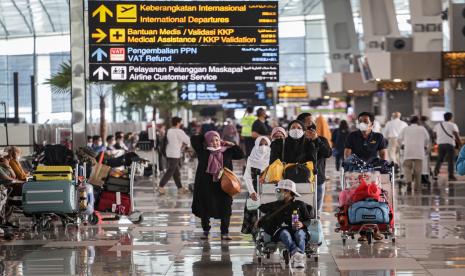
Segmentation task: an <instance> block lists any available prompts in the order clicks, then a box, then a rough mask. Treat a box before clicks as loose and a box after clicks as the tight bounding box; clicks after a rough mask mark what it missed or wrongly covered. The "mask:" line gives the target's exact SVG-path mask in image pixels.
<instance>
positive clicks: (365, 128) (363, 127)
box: [358, 123, 369, 131]
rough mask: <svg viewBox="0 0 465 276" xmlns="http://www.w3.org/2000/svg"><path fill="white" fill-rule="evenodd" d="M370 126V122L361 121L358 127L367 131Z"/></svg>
mask: <svg viewBox="0 0 465 276" xmlns="http://www.w3.org/2000/svg"><path fill="white" fill-rule="evenodd" d="M368 128H369V126H368V124H367V123H359V124H358V129H360V130H361V131H367V130H368Z"/></svg>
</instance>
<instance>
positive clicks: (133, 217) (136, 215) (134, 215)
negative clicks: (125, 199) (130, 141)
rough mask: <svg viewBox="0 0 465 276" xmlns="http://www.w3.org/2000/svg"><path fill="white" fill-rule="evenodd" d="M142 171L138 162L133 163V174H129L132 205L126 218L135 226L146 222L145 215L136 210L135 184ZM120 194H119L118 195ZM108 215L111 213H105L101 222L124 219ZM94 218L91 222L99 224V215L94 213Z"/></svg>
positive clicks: (118, 215)
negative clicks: (138, 172)
mask: <svg viewBox="0 0 465 276" xmlns="http://www.w3.org/2000/svg"><path fill="white" fill-rule="evenodd" d="M141 170H142V171H143V167H142V164H140V163H138V162H132V163H131V173H130V174H129V198H130V201H131V205H130V210H129V214H128V215H127V216H126V217H127V219H129V221H131V222H132V223H134V224H139V223H142V221H143V220H144V217H143V213H142V212H140V211H137V210H136V207H135V203H134V183H135V177H136V172H137V171H141ZM118 193H119V192H117V194H118ZM108 214H109V213H104V214H103V215H104V216H103V217H102V219H101V220H103V221H115V220H119V219H120V218H121V217H122V215H121V214H114V216H109V215H108ZM93 216H94V217H93V219H92V220H91V221H92V222H98V221H99V217H98V216H99V215H97V213H95V212H94V215H93ZM92 224H95V223H92Z"/></svg>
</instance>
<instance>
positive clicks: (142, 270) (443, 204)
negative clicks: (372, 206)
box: [0, 162, 465, 276]
mask: <svg viewBox="0 0 465 276" xmlns="http://www.w3.org/2000/svg"><path fill="white" fill-rule="evenodd" d="M236 167H237V168H241V167H242V165H241V164H237V166H236ZM186 171H187V168H184V171H183V183H184V184H185V185H187V184H188V183H190V182H191V181H192V180H191V179H188V175H189V174H188V173H187V172H186ZM328 171H334V168H333V167H331V162H329V168H328ZM329 176H330V180H329V181H328V185H327V193H326V196H325V203H324V210H323V213H322V215H321V219H322V223H323V228H324V234H325V239H326V242H325V243H324V244H323V245H322V246H321V247H320V257H319V262H318V263H315V262H313V261H311V260H309V261H308V263H307V269H306V271H305V272H301V271H293V270H292V269H289V268H286V267H285V265H284V264H283V263H282V262H281V261H280V259H279V257H278V256H277V255H276V254H275V255H273V256H272V257H271V259H269V260H265V262H264V264H263V265H262V266H259V265H257V263H256V262H255V260H254V258H253V255H254V244H253V241H252V239H251V237H249V236H246V235H242V234H240V227H241V224H242V210H243V206H244V204H245V196H246V195H245V193H244V194H242V195H240V196H238V197H237V198H236V199H235V201H234V205H233V217H232V223H231V234H232V237H233V240H232V241H230V242H222V241H221V240H220V237H219V222H218V221H215V223H214V228H213V230H212V231H213V233H212V237H211V239H210V240H209V241H208V242H204V241H200V240H199V236H200V234H201V230H200V222H199V220H198V219H197V218H195V217H194V216H192V215H191V213H190V204H191V198H192V196H191V195H190V194H188V195H177V194H176V189H175V188H174V185H173V184H172V183H171V184H169V187H170V188H169V189H168V193H167V194H166V195H164V196H160V195H158V194H157V193H156V192H155V189H154V186H155V184H154V183H155V181H156V180H155V179H140V180H139V181H138V183H137V187H136V203H137V206H138V208H139V209H140V210H142V211H143V212H144V214H145V217H144V218H145V220H144V222H143V223H142V224H140V225H133V224H130V223H129V221H127V220H120V221H112V222H105V223H104V224H101V225H97V226H81V227H79V228H69V229H67V231H64V229H63V228H62V227H61V226H60V225H58V224H57V226H56V228H55V229H53V230H51V231H47V232H42V233H31V232H30V231H29V228H28V225H29V223H30V220H29V219H28V218H24V217H18V218H17V219H19V222H20V225H21V227H22V231H21V233H20V235H19V236H17V237H16V238H15V239H14V240H13V241H4V240H1V244H0V264H1V266H0V269H1V271H0V272H1V273H0V275H183V276H187V275H215V276H218V275H221V276H226V275H351V276H352V275H354V276H362V275H376V276H381V275H383V276H384V275H447V276H453V275H462V276H463V275H465V180H463V179H462V180H461V181H458V182H452V183H449V182H447V181H446V180H445V178H443V177H440V179H439V181H437V182H435V183H433V184H432V185H431V187H426V186H425V187H424V188H423V190H422V192H421V193H419V194H412V193H409V192H407V191H405V190H402V189H401V190H399V192H398V193H399V195H398V201H397V204H398V208H397V213H396V216H397V243H396V244H395V245H393V244H392V243H391V241H390V240H389V241H388V240H386V241H383V242H376V243H374V244H372V245H360V244H358V243H357V242H356V241H354V240H349V241H348V243H347V245H346V246H343V245H342V241H341V238H340V234H337V233H335V232H334V228H335V224H336V221H335V217H334V214H333V210H334V208H335V207H336V205H337V194H338V178H337V174H336V173H334V175H332V174H331V173H330V175H329Z"/></svg>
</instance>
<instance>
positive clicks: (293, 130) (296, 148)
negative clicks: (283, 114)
mask: <svg viewBox="0 0 465 276" xmlns="http://www.w3.org/2000/svg"><path fill="white" fill-rule="evenodd" d="M288 134H289V136H288V137H287V138H283V139H275V140H274V141H273V142H272V143H271V153H270V164H271V163H273V162H274V161H275V160H276V159H279V160H281V161H282V162H284V163H305V162H307V161H312V162H313V163H315V161H316V153H317V150H318V149H317V146H316V145H315V143H314V141H313V140H311V139H308V138H305V135H304V134H305V126H304V123H303V122H301V121H298V120H294V121H292V122H291V123H290V124H289V128H288Z"/></svg>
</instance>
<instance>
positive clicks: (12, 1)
mask: <svg viewBox="0 0 465 276" xmlns="http://www.w3.org/2000/svg"><path fill="white" fill-rule="evenodd" d="M10 1H11V3H12V4H13V6H14V7H15V8H16V10H17V11H18V13H19V14H20V15H21V17H22V18H23V20H24V23H25V24H26V26H27V28H28V29H29V32H30V33H31V34H34V30H33V29H32V27H31V25H30V24H29V22H27V19H26V16H24V14H23V12H22V11H21V10H20V9H19V7H18V5H16V3H15V1H14V0H10Z"/></svg>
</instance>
